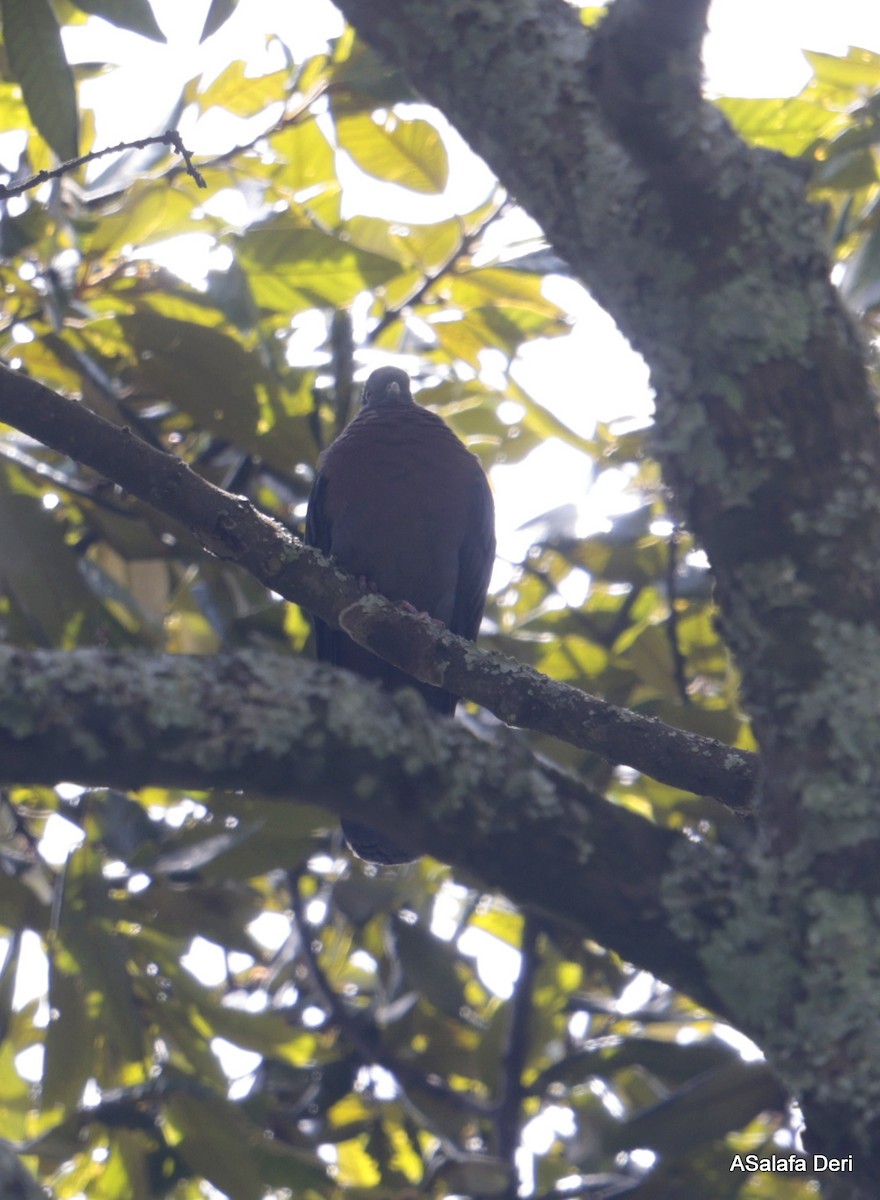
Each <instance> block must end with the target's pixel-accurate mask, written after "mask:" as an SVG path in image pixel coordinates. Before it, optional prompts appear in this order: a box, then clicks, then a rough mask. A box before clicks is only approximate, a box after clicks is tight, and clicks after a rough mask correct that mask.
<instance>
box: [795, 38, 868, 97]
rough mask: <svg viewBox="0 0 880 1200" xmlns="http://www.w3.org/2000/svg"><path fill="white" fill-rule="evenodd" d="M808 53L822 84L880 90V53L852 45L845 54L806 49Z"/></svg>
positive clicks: (860, 91) (853, 88)
mask: <svg viewBox="0 0 880 1200" xmlns="http://www.w3.org/2000/svg"><path fill="white" fill-rule="evenodd" d="M804 57H805V58H806V59H807V62H809V64H810V66H811V67H812V68H813V71H814V72H815V75H816V80H817V81H818V83H820V84H825V85H827V86H829V87H832V88H844V89H847V90H849V91H852V92H853V93H854V95H855V94H858V93H866V92H867V93H871V92H876V91H880V54H874V53H873V52H872V51H871V50H863V49H862V48H861V47H860V46H851V47H850V50H849V53H848V54H846V55H845V56H840V55H836V54H819V53H817V52H816V51H813V50H805V51H804Z"/></svg>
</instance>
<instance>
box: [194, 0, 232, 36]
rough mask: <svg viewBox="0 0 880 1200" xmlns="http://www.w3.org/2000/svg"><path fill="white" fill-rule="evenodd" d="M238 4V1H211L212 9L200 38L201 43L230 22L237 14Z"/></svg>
mask: <svg viewBox="0 0 880 1200" xmlns="http://www.w3.org/2000/svg"><path fill="white" fill-rule="evenodd" d="M237 4H238V0H211V7H210V8H209V9H208V15H207V16H206V17H205V24H204V26H203V27H202V36H201V37H200V38H199V41H200V42H203V41H205V39H206V38H209V37H210V36H211V34H212V33H216V32H217V30H218V29H219V28H220V26H221V25H223V24H224V23H225V22H226V21H228V20H229V18H230V17H231V16H232V14H233V13H234V12H235V6H236V5H237Z"/></svg>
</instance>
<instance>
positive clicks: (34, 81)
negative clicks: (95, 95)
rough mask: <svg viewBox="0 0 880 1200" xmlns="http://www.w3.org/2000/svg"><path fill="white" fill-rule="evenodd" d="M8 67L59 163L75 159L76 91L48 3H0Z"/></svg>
mask: <svg viewBox="0 0 880 1200" xmlns="http://www.w3.org/2000/svg"><path fill="white" fill-rule="evenodd" d="M0 11H2V14H3V37H4V41H5V44H6V53H7V56H8V58H9V67H10V70H11V71H12V74H13V75H14V76H15V78H16V79H17V80H18V82H19V83H20V84H21V91H22V95H23V97H24V102H25V104H26V105H27V108H28V112H29V113H30V115H31V119H32V120H33V122H34V125H35V126H36V127H37V129H38V130H39V131H40V133H41V134H42V135H43V137H44V138H45V139H46V141H47V142H48V143H49V145H50V146H51V147H52V149H53V150H54V151H55V153H56V154H57V155H58V157H59V158H61V159H65V160H66V159H70V158H76V155H77V152H78V151H77V146H78V143H79V131H78V129H79V127H78V119H77V108H76V88H75V86H74V82H73V72H72V71H71V69H70V66H69V65H68V62H67V58H66V57H65V54H64V47H63V45H62V43H61V31H60V29H59V28H58V22H57V21H56V20H55V16H54V14H53V12H52V9H51V8H50V7H49V0H2V8H0Z"/></svg>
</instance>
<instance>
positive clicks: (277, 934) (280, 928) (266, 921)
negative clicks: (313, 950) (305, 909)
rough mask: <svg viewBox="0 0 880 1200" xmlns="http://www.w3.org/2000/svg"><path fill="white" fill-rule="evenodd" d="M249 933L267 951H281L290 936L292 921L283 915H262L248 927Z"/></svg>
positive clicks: (265, 913)
mask: <svg viewBox="0 0 880 1200" xmlns="http://www.w3.org/2000/svg"><path fill="white" fill-rule="evenodd" d="M247 931H248V933H249V934H250V935H251V937H252V938H254V940H255V941H256V942H258V944H259V945H261V946H263V947H264V948H265V949H266V950H271V951H273V952H274V951H276V950H280V949H281V947H282V946H283V945H284V943H285V942H286V941H287V938H288V936H289V934H290V919H289V918H288V917H285V916H284V914H283V913H271V912H264V913H260V915H259V916H258V917H255V918H254V920H253V921H251V923H250V924H249V925H248V927H247Z"/></svg>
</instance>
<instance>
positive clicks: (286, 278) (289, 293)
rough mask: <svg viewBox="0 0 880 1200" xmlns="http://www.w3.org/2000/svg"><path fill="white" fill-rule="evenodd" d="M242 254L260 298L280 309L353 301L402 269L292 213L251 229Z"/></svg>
mask: <svg viewBox="0 0 880 1200" xmlns="http://www.w3.org/2000/svg"><path fill="white" fill-rule="evenodd" d="M238 259H239V262H240V263H241V265H242V266H243V267H244V269H245V271H247V274H248V277H249V279H250V282H251V290H252V292H253V296H254V300H255V301H256V303H257V304H258V305H262V306H265V307H267V308H270V309H276V310H278V311H280V312H287V311H289V310H291V309H292V310H294V311H295V312H299V311H300V310H302V309H304V308H312V307H314V306H319V307H324V306H326V305H328V304H330V305H334V306H341V305H345V304H350V303H351V302H352V300H354V299H355V298H356V297H357V296H358V295H359V294H360V293H361V292H364V291H369V290H372V289H374V288H376V287H378V286H379V285H380V284H383V283H385V282H386V280H388V279H391V278H393V276H394V275H395V274H396V273H397V271H398V270H399V267H398V264H397V263H395V262H390V261H389V260H388V259H387V258H380V257H379V255H377V254H370V253H368V252H367V251H365V250H358V249H356V248H355V247H354V246H352V245H350V244H349V243H346V242H344V241H342V240H341V239H339V238H335V237H331V236H330V235H329V234H326V233H322V232H321V231H320V230H318V229H310V228H307V227H303V225H302V224H301V223H299V222H297V221H296V218H294V217H292V216H291V215H290V214H289V213H284V214H282V215H281V216H278V217H272V218H270V219H269V220H268V221H265V222H263V224H261V225H255V226H253V227H252V228H251V229H249V230H248V232H247V233H246V234H245V235H244V237H243V238H242V239H241V241H240V242H239V249H238Z"/></svg>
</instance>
